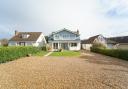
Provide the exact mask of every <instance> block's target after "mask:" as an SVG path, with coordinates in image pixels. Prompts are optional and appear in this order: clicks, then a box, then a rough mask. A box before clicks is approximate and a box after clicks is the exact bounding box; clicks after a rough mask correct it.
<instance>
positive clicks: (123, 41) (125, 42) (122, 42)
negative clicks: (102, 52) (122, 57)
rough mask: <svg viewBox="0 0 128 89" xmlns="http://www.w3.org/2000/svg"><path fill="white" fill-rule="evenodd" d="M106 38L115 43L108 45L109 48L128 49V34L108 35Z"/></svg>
mask: <svg viewBox="0 0 128 89" xmlns="http://www.w3.org/2000/svg"><path fill="white" fill-rule="evenodd" d="M107 40H111V41H113V42H115V44H110V43H109V45H108V47H109V48H115V49H127V50H128V36H120V37H110V38H107Z"/></svg>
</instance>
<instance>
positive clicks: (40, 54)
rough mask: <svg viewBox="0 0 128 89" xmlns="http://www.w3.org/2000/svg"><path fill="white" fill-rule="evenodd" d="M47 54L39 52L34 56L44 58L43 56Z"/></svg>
mask: <svg viewBox="0 0 128 89" xmlns="http://www.w3.org/2000/svg"><path fill="white" fill-rule="evenodd" d="M47 53H48V52H47V51H40V52H38V53H36V54H34V56H44V55H46V54H47Z"/></svg>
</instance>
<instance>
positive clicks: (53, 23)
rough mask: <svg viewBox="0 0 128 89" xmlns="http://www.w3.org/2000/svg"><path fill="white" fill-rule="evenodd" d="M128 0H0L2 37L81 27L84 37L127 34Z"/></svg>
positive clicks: (73, 29) (46, 32) (82, 36)
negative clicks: (23, 32)
mask: <svg viewBox="0 0 128 89" xmlns="http://www.w3.org/2000/svg"><path fill="white" fill-rule="evenodd" d="M127 23H128V0H0V38H8V39H9V38H10V37H12V36H13V35H14V31H15V30H18V31H25V32H28V31H31V32H43V33H44V35H49V34H50V33H51V32H53V31H57V30H61V29H63V28H67V29H69V30H72V31H76V30H77V29H79V31H80V34H81V39H87V38H88V37H90V36H94V35H97V34H102V35H103V36H105V37H112V36H126V35H128V25H127Z"/></svg>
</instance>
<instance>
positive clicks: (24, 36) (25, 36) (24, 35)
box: [22, 34, 30, 38]
mask: <svg viewBox="0 0 128 89" xmlns="http://www.w3.org/2000/svg"><path fill="white" fill-rule="evenodd" d="M29 36H30V35H29V34H22V38H28V37H29Z"/></svg>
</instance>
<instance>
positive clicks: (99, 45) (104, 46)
mask: <svg viewBox="0 0 128 89" xmlns="http://www.w3.org/2000/svg"><path fill="white" fill-rule="evenodd" d="M92 48H104V49H105V48H106V45H105V44H102V43H94V44H93V45H92Z"/></svg>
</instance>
